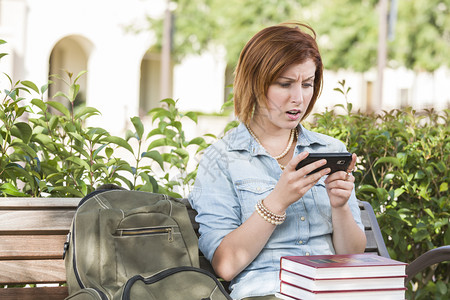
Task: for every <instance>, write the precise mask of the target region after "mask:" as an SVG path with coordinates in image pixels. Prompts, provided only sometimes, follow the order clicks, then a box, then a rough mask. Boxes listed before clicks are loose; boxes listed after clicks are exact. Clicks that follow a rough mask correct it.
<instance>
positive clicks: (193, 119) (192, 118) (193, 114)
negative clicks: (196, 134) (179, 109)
mask: <svg viewBox="0 0 450 300" xmlns="http://www.w3.org/2000/svg"><path fill="white" fill-rule="evenodd" d="M185 116H186V117H188V118H189V119H191V120H192V121H194V122H195V123H196V124H197V121H198V117H197V114H196V113H195V112H193V111H189V112H187V113H186V114H185Z"/></svg>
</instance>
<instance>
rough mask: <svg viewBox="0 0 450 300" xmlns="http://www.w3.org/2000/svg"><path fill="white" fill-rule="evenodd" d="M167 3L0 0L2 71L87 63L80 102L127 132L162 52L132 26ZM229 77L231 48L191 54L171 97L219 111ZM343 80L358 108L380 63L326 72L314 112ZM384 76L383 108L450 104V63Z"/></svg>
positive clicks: (55, 70)
mask: <svg viewBox="0 0 450 300" xmlns="http://www.w3.org/2000/svg"><path fill="white" fill-rule="evenodd" d="M165 3H166V1H164V0H147V1H144V0H127V1H123V0H95V1H91V0H76V1H75V0H0V39H3V40H5V41H7V44H5V45H2V46H0V52H7V53H9V55H8V56H5V57H4V58H3V59H2V60H1V61H0V72H2V73H6V74H8V75H10V76H11V77H12V79H13V81H14V82H15V81H17V80H30V81H33V82H34V83H36V84H37V85H38V86H41V85H43V84H45V83H47V81H48V78H49V75H50V74H61V75H62V76H65V75H64V70H68V71H70V72H72V73H73V74H74V75H73V78H72V79H74V78H75V77H76V75H77V74H78V73H79V72H81V71H83V70H87V73H86V74H85V75H83V76H82V77H81V78H80V80H79V83H80V85H81V88H80V94H79V98H78V100H77V101H80V102H84V103H85V104H86V105H87V106H92V107H95V108H97V109H99V110H100V111H101V113H102V116H101V117H95V118H93V119H92V124H90V125H95V126H101V127H103V128H105V129H107V130H109V131H110V132H111V133H113V134H121V133H122V132H123V130H124V129H126V128H127V127H128V126H129V125H130V121H129V120H130V117H132V116H136V115H140V116H145V114H146V112H147V111H148V110H149V109H151V108H153V107H157V106H158V105H159V100H160V99H161V98H160V94H161V93H160V92H161V91H160V86H161V82H160V78H161V77H160V69H161V53H160V52H155V51H152V50H151V49H152V46H153V45H154V44H155V36H154V34H153V33H152V32H150V31H149V30H142V31H140V32H139V33H136V32H135V31H134V30H130V27H132V26H134V27H136V26H137V27H140V28H145V27H146V25H147V23H146V17H147V16H150V17H155V18H159V17H161V16H162V15H163V13H164V10H165ZM229 77H230V71H229V68H227V66H226V64H225V61H224V53H221V52H220V51H219V52H217V53H211V52H209V53H206V54H204V55H202V56H192V57H188V58H186V59H185V60H184V61H183V62H181V63H180V64H177V65H172V68H171V70H170V82H169V86H170V90H171V97H172V98H174V99H179V108H180V109H181V110H184V111H185V110H194V111H200V112H205V113H212V112H218V111H219V110H220V108H221V106H222V104H223V103H224V100H225V99H226V97H227V95H226V93H225V90H226V88H225V86H226V85H227V84H229V81H230V79H229ZM66 79H67V77H66ZM342 79H345V80H346V85H347V86H348V87H351V88H352V90H351V92H350V94H349V97H350V98H349V100H350V101H351V102H352V103H354V107H355V108H356V109H358V108H361V109H362V110H365V109H366V108H367V107H369V106H370V101H373V100H372V99H373V94H374V81H375V79H376V73H375V70H374V71H373V72H367V73H364V74H355V73H351V72H326V73H325V85H324V89H323V93H322V96H321V98H320V100H319V101H318V104H317V107H316V109H315V111H321V110H323V109H324V108H325V107H330V106H333V105H334V104H336V103H344V102H345V100H344V98H343V97H342V95H340V94H339V93H337V92H335V91H333V89H334V88H335V87H337V82H338V81H339V80H342ZM52 80H53V81H55V83H54V84H53V85H51V88H50V90H49V95H50V97H51V96H52V95H54V94H55V93H56V92H57V91H59V90H64V89H65V88H66V87H65V85H64V83H63V82H62V81H60V80H56V79H52ZM384 81H385V82H384V92H383V103H382V104H381V107H382V109H392V108H396V107H400V106H407V105H412V106H413V107H415V108H417V109H420V108H423V107H434V108H436V109H442V108H447V107H448V106H449V103H450V72H449V70H448V69H444V68H442V69H440V70H438V71H436V72H435V73H434V74H428V73H420V74H415V73H414V72H412V71H409V70H404V69H396V70H391V69H388V70H386V71H385V76H384ZM8 86H9V82H8V80H7V78H6V77H5V76H4V75H0V88H1V89H4V88H8ZM59 101H65V100H64V99H63V98H61V99H59ZM210 121H211V120H210ZM210 121H208V124H211V123H210ZM206 126H211V125H206ZM220 126H221V125H220ZM220 126H219V127H220ZM214 133H215V134H217V133H218V132H214Z"/></svg>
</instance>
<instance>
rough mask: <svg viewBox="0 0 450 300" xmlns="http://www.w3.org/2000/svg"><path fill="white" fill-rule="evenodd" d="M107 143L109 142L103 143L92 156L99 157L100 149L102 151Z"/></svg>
mask: <svg viewBox="0 0 450 300" xmlns="http://www.w3.org/2000/svg"><path fill="white" fill-rule="evenodd" d="M107 145H108V144H104V145H101V146H100V147H98V148H97V150H95V151H94V154H93V155H92V158H93V159H95V158H96V157H97V155H98V153H99V152H100V151H102V149H103V148H105V147H106V146H107ZM108 158H109V156H108Z"/></svg>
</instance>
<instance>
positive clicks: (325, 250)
mask: <svg viewBox="0 0 450 300" xmlns="http://www.w3.org/2000/svg"><path fill="white" fill-rule="evenodd" d="M298 130H299V135H298V140H297V144H296V147H295V152H294V155H298V154H299V153H300V152H302V151H308V152H342V151H346V148H345V146H344V144H343V143H342V142H341V141H339V140H337V139H334V138H332V137H329V136H326V135H323V134H319V133H315V132H312V131H308V130H306V129H305V128H304V127H303V126H301V125H299V126H298ZM281 172H282V171H281V169H280V167H279V165H278V163H277V161H276V160H275V159H274V158H273V157H271V156H270V155H269V154H268V153H267V152H266V150H265V149H264V148H263V147H262V146H261V145H259V144H258V143H257V142H256V141H255V140H254V139H253V138H252V137H251V135H250V133H249V132H248V130H247V128H246V127H245V125H243V124H242V123H241V124H240V125H239V126H238V127H237V128H234V129H233V130H231V131H230V132H229V133H228V134H227V135H225V137H224V138H222V139H220V140H219V141H217V142H215V143H214V144H213V145H211V146H210V147H208V149H207V150H206V151H205V153H204V154H203V157H202V159H201V162H200V164H199V167H198V173H197V177H196V181H195V184H194V188H193V190H192V192H191V193H190V195H189V202H190V203H191V205H192V207H193V208H194V209H195V210H196V211H197V212H198V215H197V217H196V221H197V222H198V223H199V224H200V228H199V232H200V238H199V248H200V250H201V251H202V252H203V254H204V255H205V256H206V257H207V258H208V259H209V260H210V261H211V260H212V257H213V255H214V252H215V251H216V249H217V247H218V246H219V244H220V242H221V241H222V239H223V238H224V237H225V236H226V235H227V234H228V233H230V232H231V231H233V230H234V229H236V228H237V227H239V226H240V225H241V224H242V223H243V222H244V221H245V220H247V219H248V218H249V217H250V215H251V214H252V213H253V212H254V211H255V204H256V203H257V202H258V200H260V199H264V198H265V197H267V195H268V194H269V193H270V192H271V191H272V190H273V188H274V187H275V184H276V183H277V181H278V179H279V178H280V175H281ZM325 178H326V176H324V177H322V178H321V179H320V180H319V182H318V183H317V184H316V185H315V186H314V187H312V188H311V189H310V190H309V191H308V192H307V193H306V194H305V195H304V196H303V197H301V198H300V199H299V200H298V201H297V202H295V203H294V204H292V205H291V206H289V207H288V209H287V211H286V214H287V218H286V221H285V222H284V223H283V224H281V225H278V226H277V228H276V229H275V231H274V232H273V234H272V236H271V237H270V239H269V241H268V242H267V244H266V245H265V246H264V248H263V249H262V251H261V252H260V254H259V255H258V256H257V257H256V258H255V260H254V261H253V262H252V263H250V265H248V266H247V267H246V268H245V269H244V270H243V271H242V272H241V273H240V274H238V275H237V276H236V277H235V278H234V279H233V280H232V282H231V285H230V288H231V289H232V293H231V296H232V297H233V298H234V299H241V298H245V297H251V296H262V295H269V294H275V293H276V292H278V291H279V288H280V282H279V269H280V258H281V256H286V255H324V254H334V253H335V250H334V247H333V242H332V236H331V234H332V232H333V228H332V223H331V206H330V202H329V201H330V200H329V198H328V194H327V191H326V189H325V183H324V180H325ZM348 204H349V206H350V208H351V211H352V214H353V217H354V218H355V220H356V222H357V224H358V225H359V227H360V228H361V229H362V230H363V229H364V226H363V225H362V223H361V217H360V210H359V208H358V205H357V201H356V197H355V192H354V190H353V191H352V195H351V197H350V199H349V201H348Z"/></svg>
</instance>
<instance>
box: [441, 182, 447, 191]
mask: <svg viewBox="0 0 450 300" xmlns="http://www.w3.org/2000/svg"><path fill="white" fill-rule="evenodd" d="M446 191H448V183H447V182H443V183H441V185H440V186H439V192H446Z"/></svg>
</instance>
